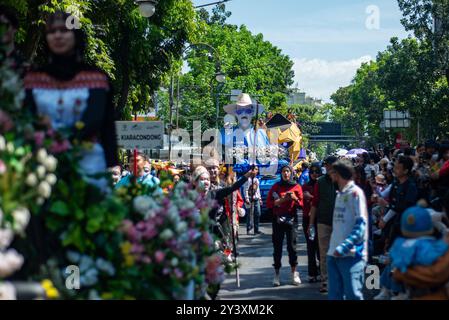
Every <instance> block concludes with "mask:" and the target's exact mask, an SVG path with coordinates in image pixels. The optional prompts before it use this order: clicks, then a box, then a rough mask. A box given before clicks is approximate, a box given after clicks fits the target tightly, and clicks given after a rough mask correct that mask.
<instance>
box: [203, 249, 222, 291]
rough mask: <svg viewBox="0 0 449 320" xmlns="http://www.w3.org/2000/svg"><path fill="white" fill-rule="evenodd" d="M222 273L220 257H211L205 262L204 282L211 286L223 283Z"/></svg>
mask: <svg viewBox="0 0 449 320" xmlns="http://www.w3.org/2000/svg"><path fill="white" fill-rule="evenodd" d="M224 278H225V276H224V271H223V268H222V266H221V261H220V257H218V256H217V255H213V256H211V257H209V258H208V259H207V261H206V281H207V282H208V283H212V284H218V283H221V282H223V281H224Z"/></svg>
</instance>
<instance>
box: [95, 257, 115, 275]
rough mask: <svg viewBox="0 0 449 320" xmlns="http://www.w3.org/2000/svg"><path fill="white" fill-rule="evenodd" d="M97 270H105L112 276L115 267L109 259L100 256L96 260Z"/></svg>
mask: <svg viewBox="0 0 449 320" xmlns="http://www.w3.org/2000/svg"><path fill="white" fill-rule="evenodd" d="M96 266H97V268H98V270H100V271H104V272H106V273H107V274H108V275H110V276H113V275H114V274H115V268H114V266H113V265H112V263H110V262H109V261H106V260H104V259H102V258H98V259H97V262H96Z"/></svg>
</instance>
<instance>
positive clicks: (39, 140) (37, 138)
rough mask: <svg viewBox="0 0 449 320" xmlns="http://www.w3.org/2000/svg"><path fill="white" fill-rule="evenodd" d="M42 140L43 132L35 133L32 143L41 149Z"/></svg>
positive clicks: (43, 137)
mask: <svg viewBox="0 0 449 320" xmlns="http://www.w3.org/2000/svg"><path fill="white" fill-rule="evenodd" d="M44 139H45V132H43V131H36V132H35V133H34V142H35V143H36V145H37V146H38V147H41V146H42V145H43V144H44Z"/></svg>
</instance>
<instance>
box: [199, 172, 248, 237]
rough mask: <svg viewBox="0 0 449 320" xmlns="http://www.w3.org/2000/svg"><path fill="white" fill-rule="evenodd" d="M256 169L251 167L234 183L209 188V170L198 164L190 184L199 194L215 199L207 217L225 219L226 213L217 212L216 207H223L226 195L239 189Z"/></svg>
mask: <svg viewBox="0 0 449 320" xmlns="http://www.w3.org/2000/svg"><path fill="white" fill-rule="evenodd" d="M255 175H256V171H255V169H254V168H252V169H251V170H250V171H248V172H247V173H245V174H244V175H243V176H242V177H241V178H240V179H239V180H238V181H237V182H236V183H234V184H233V185H231V186H229V187H224V188H218V189H214V190H212V189H211V182H210V173H209V171H208V170H207V169H206V168H205V167H203V166H198V167H197V168H196V169H195V170H194V171H193V174H192V184H193V187H194V188H195V190H196V191H198V192H199V193H200V194H203V195H205V196H208V197H210V198H211V199H214V200H215V201H217V203H218V206H216V207H215V208H212V209H211V210H210V211H209V217H210V218H211V219H212V220H213V221H216V222H217V223H220V224H221V223H223V222H224V221H226V218H227V217H226V214H223V212H219V210H218V208H220V207H222V208H223V207H224V205H225V199H226V197H227V196H229V195H231V194H232V193H233V192H234V191H236V190H238V189H240V187H242V186H243V185H244V184H245V182H246V181H248V178H250V177H255ZM216 231H217V230H216V229H214V232H215V233H216Z"/></svg>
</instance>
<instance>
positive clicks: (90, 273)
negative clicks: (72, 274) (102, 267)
mask: <svg viewBox="0 0 449 320" xmlns="http://www.w3.org/2000/svg"><path fill="white" fill-rule="evenodd" d="M83 280H84V281H83ZM97 282H98V270H97V269H95V268H91V269H89V270H87V271H86V273H85V274H84V275H83V276H81V277H80V283H81V285H83V286H93V285H94V284H96V283H97Z"/></svg>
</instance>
